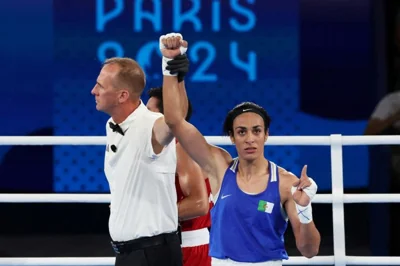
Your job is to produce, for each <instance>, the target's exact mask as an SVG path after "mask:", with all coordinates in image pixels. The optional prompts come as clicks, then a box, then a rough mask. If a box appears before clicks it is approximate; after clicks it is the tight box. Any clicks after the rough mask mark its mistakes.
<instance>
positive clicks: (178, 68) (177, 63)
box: [166, 54, 189, 82]
mask: <svg viewBox="0 0 400 266" xmlns="http://www.w3.org/2000/svg"><path fill="white" fill-rule="evenodd" d="M167 64H168V66H167V67H166V69H167V70H169V73H171V74H172V75H173V74H178V82H182V81H183V80H184V78H185V76H186V74H187V73H188V72H189V59H188V57H187V55H186V54H183V55H178V56H176V57H175V58H174V59H172V60H170V61H168V62H167Z"/></svg>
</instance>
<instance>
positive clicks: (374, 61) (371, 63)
mask: <svg viewBox="0 0 400 266" xmlns="http://www.w3.org/2000/svg"><path fill="white" fill-rule="evenodd" d="M399 8H400V1H389V0H387V1H385V0H349V1H330V0H324V1H320V0H280V1H275V0H262V1H261V0H258V1H255V0H203V1H200V0H192V1H188V0H163V1H161V0H153V1H150V0H131V1H125V0H97V1H96V0H54V1H51V0H35V1H31V0H14V1H2V2H1V3H0V22H1V23H0V33H1V36H2V38H1V41H0V55H1V59H2V60H1V61H2V62H3V63H2V66H1V71H0V81H1V83H0V85H1V86H0V114H1V117H0V119H1V122H2V126H0V135H3V136H104V135H105V122H106V120H107V118H108V117H107V116H106V115H105V114H103V113H99V112H97V111H96V109H95V101H94V98H93V96H91V94H90V91H91V89H92V87H93V86H94V84H95V81H96V78H97V75H98V73H99V71H100V67H101V63H102V62H103V61H104V60H105V59H106V58H108V57H112V56H127V57H132V58H134V59H136V60H137V61H138V62H139V63H140V64H141V65H142V67H143V68H144V70H145V72H146V75H147V88H146V90H148V89H149V88H151V87H154V86H159V85H161V84H162V76H161V64H160V63H161V60H160V54H159V52H158V39H159V36H160V35H162V34H165V33H168V32H180V33H182V34H183V36H184V38H185V39H186V40H188V42H189V45H190V46H189V50H188V55H189V59H190V61H191V72H190V74H189V76H188V77H187V79H186V85H187V90H188V95H189V98H190V100H191V101H192V103H193V108H194V114H193V118H192V123H193V124H194V125H196V126H197V127H198V128H199V129H200V131H201V132H202V133H203V134H204V135H206V136H211V135H214V136H219V135H221V134H222V122H223V119H224V117H225V114H226V113H227V111H229V110H230V109H231V108H233V107H234V106H235V105H236V104H238V103H240V102H242V101H254V102H256V103H257V104H260V105H262V106H263V107H265V108H266V110H267V111H268V112H269V113H270V115H271V116H272V124H271V128H270V135H273V136H297V135H315V136H317V135H329V134H343V135H363V134H370V135H375V134H376V135H378V134H398V131H399V130H398V129H397V128H399V125H398V124H399V123H397V124H396V122H397V121H398V119H400V115H399V113H400V112H399V111H400V92H399V88H400V85H399V83H398V81H399V77H400V75H399V74H400V13H399V11H400V9H399ZM143 101H147V96H146V95H145V93H144V95H143ZM397 117H399V118H397ZM396 125H397V127H396ZM224 148H225V149H227V150H228V151H229V152H230V153H231V154H232V155H233V156H235V155H236V152H235V150H234V149H233V147H231V146H226V147H224ZM104 149H105V147H103V146H54V147H52V146H0V192H1V193H108V192H109V188H108V184H107V181H106V179H105V176H104V173H103V162H104V157H103V156H104ZM265 153H266V156H267V158H269V159H270V160H272V161H274V162H276V163H277V164H279V165H281V166H283V167H285V168H286V169H288V170H290V171H292V172H293V173H295V174H300V171H301V168H302V167H303V165H304V164H308V174H309V175H310V176H311V177H313V178H314V179H315V180H316V182H317V183H318V185H319V192H320V193H330V192H331V185H330V184H331V170H330V150H329V147H328V146H327V147H325V146H268V145H267V146H266V148H265ZM398 154H400V151H399V150H398V149H396V147H390V146H369V147H368V146H347V147H345V148H344V161H343V165H344V185H345V193H399V191H400V185H399V184H400V182H399V181H400V170H397V169H398V168H400V160H399V159H398V157H399V155H398ZM396 166H397V167H396ZM396 206H397V205H395V204H346V205H345V221H346V222H345V223H346V252H347V255H381V256H390V255H391V256H395V255H397V256H399V255H400V249H399V248H398V247H397V246H396V245H395V244H396V239H397V238H398V237H399V236H400V232H399V229H398V228H397V227H398V226H397V224H396V221H398V219H399V218H400V217H398V216H399V215H398V214H397V213H400V212H399V208H398V207H396ZM0 208H1V219H0V256H1V257H23V256H31V257H43V256H46V257H47V256H51V257H55V256H78V257H79V256H84V257H88V256H112V255H113V252H112V249H111V246H110V245H109V240H110V238H109V235H108V215H109V207H108V204H27V203H18V204H8V203H7V204H5V203H1V205H0ZM313 209H314V217H315V222H316V225H317V227H318V228H319V230H320V232H321V235H322V243H321V245H322V246H321V250H320V255H332V254H333V248H332V244H333V232H332V206H331V205H330V204H314V205H313ZM286 241H287V247H288V250H289V255H292V256H294V255H299V253H298V252H297V250H296V249H295V243H294V240H293V236H292V232H291V231H290V228H289V231H288V233H287V240H286Z"/></svg>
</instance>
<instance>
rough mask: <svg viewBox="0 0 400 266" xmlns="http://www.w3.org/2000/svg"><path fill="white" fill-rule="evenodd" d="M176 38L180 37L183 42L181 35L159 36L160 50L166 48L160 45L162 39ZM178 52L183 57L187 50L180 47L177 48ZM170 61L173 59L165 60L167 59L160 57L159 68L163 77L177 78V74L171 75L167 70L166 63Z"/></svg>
mask: <svg viewBox="0 0 400 266" xmlns="http://www.w3.org/2000/svg"><path fill="white" fill-rule="evenodd" d="M177 36H180V37H181V40H183V37H182V35H181V34H179V33H168V34H167V35H161V36H160V39H159V46H160V50H162V49H165V48H166V47H165V46H164V44H163V43H162V41H161V40H162V39H163V38H168V37H177ZM179 50H180V52H181V55H183V54H185V53H186V51H187V48H186V47H183V46H181V47H179ZM171 60H173V58H167V57H165V56H163V57H162V64H161V68H162V72H163V75H164V76H177V75H178V73H175V74H171V73H170V71H169V70H167V66H168V61H171Z"/></svg>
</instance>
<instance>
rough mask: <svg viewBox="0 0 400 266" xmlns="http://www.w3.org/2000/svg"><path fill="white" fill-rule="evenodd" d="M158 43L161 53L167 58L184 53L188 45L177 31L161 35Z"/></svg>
mask: <svg viewBox="0 0 400 266" xmlns="http://www.w3.org/2000/svg"><path fill="white" fill-rule="evenodd" d="M159 44H160V51H161V54H162V55H163V56H164V57H166V58H169V59H172V58H174V57H176V56H178V55H183V54H185V53H186V51H187V47H188V43H187V41H185V40H183V37H182V35H181V34H179V33H168V34H167V35H162V36H161V37H160V41H159Z"/></svg>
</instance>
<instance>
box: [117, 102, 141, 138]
mask: <svg viewBox="0 0 400 266" xmlns="http://www.w3.org/2000/svg"><path fill="white" fill-rule="evenodd" d="M146 110H147V107H146V105H144V103H143V101H142V100H140V104H139V106H138V108H136V109H135V110H134V111H133V112H132V113H131V114H130V115H129V116H128V117H127V118H126V119H125V120H124V121H122V122H121V123H120V124H118V125H119V126H120V127H121V129H122V131H123V132H125V131H127V130H128V128H129V126H130V124H131V122H133V121H134V120H135V119H136V118H137V117H139V116H140V115H141V114H143V113H144V112H145V111H146ZM111 122H113V123H114V124H115V122H114V120H113V119H112V118H111Z"/></svg>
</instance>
